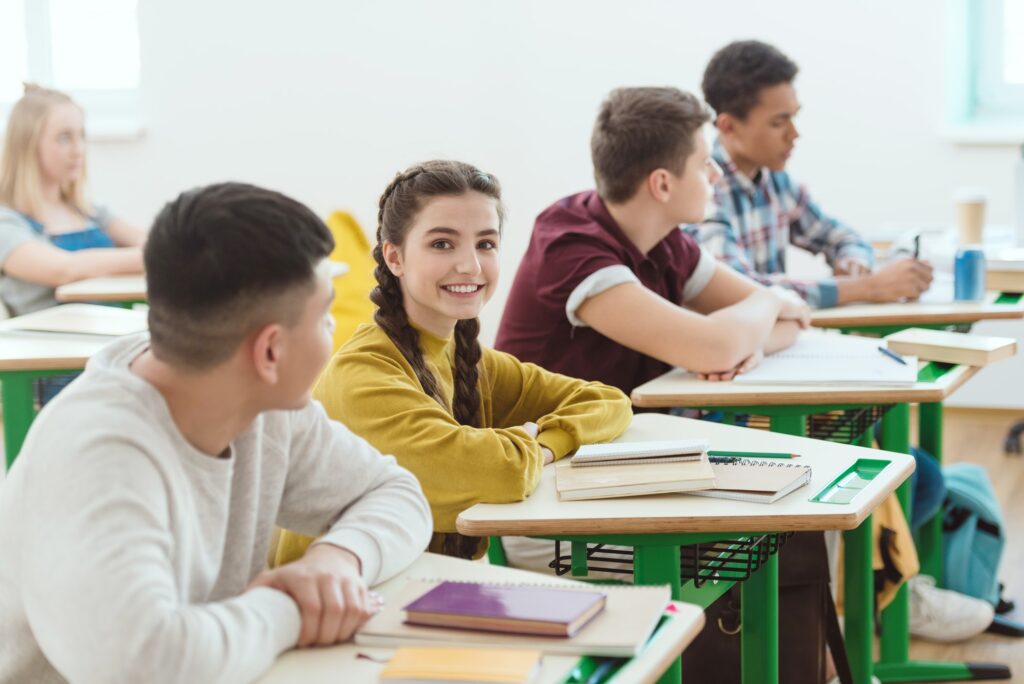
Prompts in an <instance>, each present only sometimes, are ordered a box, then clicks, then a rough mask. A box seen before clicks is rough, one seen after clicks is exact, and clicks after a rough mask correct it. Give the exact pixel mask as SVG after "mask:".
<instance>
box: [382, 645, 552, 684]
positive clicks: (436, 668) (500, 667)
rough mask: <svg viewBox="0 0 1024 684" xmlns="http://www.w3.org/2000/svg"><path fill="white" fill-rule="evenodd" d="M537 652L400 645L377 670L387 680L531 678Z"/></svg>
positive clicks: (501, 683)
mask: <svg viewBox="0 0 1024 684" xmlns="http://www.w3.org/2000/svg"><path fill="white" fill-rule="evenodd" d="M540 659H541V652H540V651H538V650H535V649H530V650H519V649H515V650H513V649H498V648H438V647H425V648H421V647H415V646H403V647H402V648H399V649H398V650H396V651H395V654H394V655H393V656H391V660H389V661H388V664H387V666H386V667H385V668H384V670H383V671H382V672H381V673H380V680H381V681H382V682H388V683H389V684H418V683H419V682H495V683H496V684H521V683H527V682H531V681H533V679H534V678H535V677H536V676H537V672H538V671H539V670H540Z"/></svg>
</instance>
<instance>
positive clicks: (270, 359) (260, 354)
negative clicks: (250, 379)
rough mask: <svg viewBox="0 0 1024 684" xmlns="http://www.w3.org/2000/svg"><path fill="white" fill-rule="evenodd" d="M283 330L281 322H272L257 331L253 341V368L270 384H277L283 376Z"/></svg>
mask: <svg viewBox="0 0 1024 684" xmlns="http://www.w3.org/2000/svg"><path fill="white" fill-rule="evenodd" d="M282 332H283V329H282V328H281V325H280V324H279V323H271V324H270V325H266V326H264V327H263V328H262V329H261V330H260V331H259V332H257V333H256V336H255V337H254V338H253V341H252V345H251V351H252V361H253V368H254V369H255V370H256V375H258V376H259V377H260V379H261V380H263V382H265V383H266V384H268V385H276V384H277V383H278V381H279V380H280V377H281V369H280V363H281V354H282V352H283V348H282V347H283V343H284V336H283V335H282V334H281V333H282Z"/></svg>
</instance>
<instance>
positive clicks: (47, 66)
mask: <svg viewBox="0 0 1024 684" xmlns="http://www.w3.org/2000/svg"><path fill="white" fill-rule="evenodd" d="M22 8H23V12H24V17H25V28H24V30H25V39H26V46H27V58H26V67H27V72H28V73H27V75H26V78H27V80H29V81H31V82H33V83H39V84H43V85H50V84H53V82H54V70H53V44H52V32H53V27H52V23H51V15H50V0H22ZM137 8H138V4H137V3H136V11H137ZM140 81H141V77H140ZM139 90H140V88H139V87H138V86H137V87H135V88H116V89H115V88H106V89H98V88H70V89H64V91H65V92H67V93H68V95H70V96H71V97H72V98H73V99H74V100H75V101H76V102H77V103H78V104H79V105H81V106H82V109H84V110H85V111H86V112H87V113H88V119H87V121H86V132H87V134H88V137H89V139H90V140H93V141H106V140H111V141H123V140H135V139H138V138H141V137H142V135H143V132H144V129H143V126H142V118H141V108H140V103H139ZM13 105H14V102H12V101H6V102H5V101H0V129H2V128H5V127H6V124H7V116H8V115H9V114H10V111H11V107H12V106H13Z"/></svg>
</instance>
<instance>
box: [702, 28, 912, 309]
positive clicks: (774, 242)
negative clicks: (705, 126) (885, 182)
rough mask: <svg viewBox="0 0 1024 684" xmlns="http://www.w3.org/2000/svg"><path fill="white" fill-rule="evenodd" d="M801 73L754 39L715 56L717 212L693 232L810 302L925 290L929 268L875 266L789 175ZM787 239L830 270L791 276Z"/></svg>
mask: <svg viewBox="0 0 1024 684" xmlns="http://www.w3.org/2000/svg"><path fill="white" fill-rule="evenodd" d="M796 73H797V66H796V64H794V63H793V62H792V61H791V60H790V59H789V58H788V57H786V56H785V55H784V54H782V53H781V52H779V51H778V50H777V49H775V48H774V47H772V46H771V45H767V44H765V43H761V42H758V41H738V42H734V43H730V44H729V45H726V46H725V47H724V48H722V49H721V50H719V51H718V52H717V53H715V55H714V57H712V58H711V62H709V63H708V66H707V69H706V70H705V72H704V81H703V84H702V85H703V89H704V98H705V100H707V102H708V104H709V105H711V107H712V108H714V110H715V112H716V113H717V117H716V119H715V126H716V127H717V128H718V132H719V136H718V140H716V141H715V144H714V147H713V150H712V157H713V158H714V160H715V161H716V162H717V163H718V165H719V166H720V167H721V168H722V177H721V178H720V179H719V180H718V182H717V183H715V188H714V205H715V211H714V213H713V214H712V215H711V216H710V217H709V218H707V219H706V220H705V221H704V222H703V223H701V224H699V225H694V226H688V227H687V228H686V230H687V232H689V233H690V234H691V235H693V236H694V237H695V238H696V239H697V240H698V241H699V242H700V243H701V245H703V246H704V248H705V249H707V250H708V251H710V252H711V253H712V254H713V255H714V256H715V257H717V258H718V259H720V260H722V261H724V262H726V263H728V264H729V265H730V266H732V267H733V268H735V269H736V270H737V271H740V272H741V273H744V274H746V275H747V276H750V277H751V278H754V279H755V280H758V281H760V282H762V283H764V284H767V285H783V286H785V287H788V288H790V289H792V290H795V291H796V292H797V293H798V294H800V296H802V297H803V298H804V299H805V300H807V302H808V303H809V304H810V305H811V306H813V307H830V306H836V305H838V304H847V303H850V302H856V301H863V302H888V301H897V300H901V299H914V298H916V297H918V296H920V294H921V293H922V292H924V291H925V290H927V289H928V286H929V285H930V284H931V279H932V269H931V266H929V265H928V264H927V263H925V262H923V261H920V260H918V259H900V260H898V261H895V262H893V263H891V264H889V265H887V266H885V267H883V268H880V269H878V270H875V269H874V266H875V264H874V253H873V250H872V249H871V246H870V245H869V244H868V243H867V242H866V241H865V240H864V239H863V238H862V237H861V236H860V235H858V234H857V232H856V231H854V230H853V229H852V228H850V227H849V226H846V225H844V224H843V223H841V222H840V221H838V220H836V219H835V218H832V217H831V216H828V215H827V214H825V213H824V212H823V211H822V210H821V209H820V208H819V207H818V205H817V204H815V202H814V201H813V200H812V199H811V197H810V195H808V193H807V189H806V188H805V187H803V186H802V185H800V184H798V183H796V182H794V181H793V180H792V179H791V178H790V176H789V174H788V173H787V172H786V171H785V167H786V161H787V160H788V159H789V156H790V154H791V153H792V151H793V146H794V143H795V142H796V139H797V137H799V133H798V132H797V130H796V127H795V126H794V123H793V118H794V117H795V116H796V113H797V112H798V111H799V109H800V105H799V103H798V102H797V98H796V91H795V90H794V88H793V79H794V78H795V77H796ZM788 244H793V245H796V246H797V247H801V248H803V249H806V250H807V251H809V252H811V253H812V254H824V255H825V259H826V261H827V262H828V264H829V266H831V267H832V271H833V274H832V276H831V277H828V278H823V279H820V280H805V279H798V278H793V277H790V276H789V275H787V273H786V259H785V252H786V246H787V245H788Z"/></svg>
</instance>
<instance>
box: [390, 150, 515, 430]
mask: <svg viewBox="0 0 1024 684" xmlns="http://www.w3.org/2000/svg"><path fill="white" fill-rule="evenodd" d="M467 192H479V193H481V194H483V195H486V196H488V197H491V198H493V199H494V200H495V201H496V202H497V204H498V217H499V222H500V220H501V218H502V207H501V186H500V185H499V184H498V179H497V178H495V177H494V176H492V175H490V174H488V173H484V172H483V171H480V170H479V169H477V168H476V167H474V166H471V165H469V164H465V163H462V162H457V161H443V160H441V161H428V162H424V163H422V164H417V165H416V166H413V167H411V168H409V169H407V170H405V171H403V172H401V173H399V174H397V175H396V176H395V178H394V179H393V180H392V181H391V183H389V184H388V186H387V188H385V189H384V193H383V194H382V195H381V196H380V206H379V209H378V212H377V246H376V247H375V248H374V250H373V258H374V260H376V262H377V268H376V269H375V270H374V275H375V276H376V278H377V287H375V288H374V289H373V292H371V293H370V299H371V300H372V301H373V303H374V304H376V305H377V311H376V313H375V314H374V320H375V321H376V323H377V325H378V326H380V328H381V329H382V330H383V331H384V332H385V333H387V335H388V337H389V338H391V341H392V342H394V344H395V346H396V347H397V348H398V350H399V351H400V352H402V355H403V356H404V357H405V358H406V360H407V361H408V362H409V364H410V365H411V366H412V368H413V371H414V372H415V373H416V378H417V379H418V380H419V381H420V385H421V386H422V387H423V391H424V392H426V393H427V394H428V395H429V396H431V397H433V398H434V399H435V400H437V402H438V403H440V404H441V405H442V406H444V405H445V402H444V399H443V398H442V397H441V393H440V390H439V389H438V386H437V379H436V378H435V377H434V374H433V373H431V372H430V369H429V368H427V365H426V362H425V361H424V359H423V352H422V351H421V350H420V345H419V341H420V335H419V332H418V331H417V330H416V329H415V328H414V327H412V325H411V324H410V323H409V318H408V316H407V315H406V312H405V306H404V304H403V300H402V288H401V284H400V283H399V280H398V278H397V277H396V276H395V274H393V273H392V272H391V269H389V268H388V266H387V264H386V263H385V261H384V250H383V244H384V242H390V243H391V244H393V245H395V246H396V247H401V245H402V244H403V242H404V241H405V236H406V234H407V233H408V232H409V228H410V227H411V225H412V222H413V219H414V218H415V216H416V214H417V213H418V212H419V211H420V210H421V209H422V208H423V205H424V204H425V202H426V201H427V200H429V199H431V198H434V197H444V196H452V195H461V194H464V193H467ZM499 225H500V223H499ZM479 334H480V321H479V320H478V319H476V318H473V319H468V320H461V321H459V322H458V323H456V325H455V368H454V372H453V374H452V375H453V378H454V381H455V392H454V396H453V398H452V415H453V416H454V418H455V420H457V421H458V422H459V423H461V424H462V425H471V426H473V427H480V388H479V383H478V380H479V364H480V356H481V350H480V342H479V340H478V339H477V338H478V336H479Z"/></svg>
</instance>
